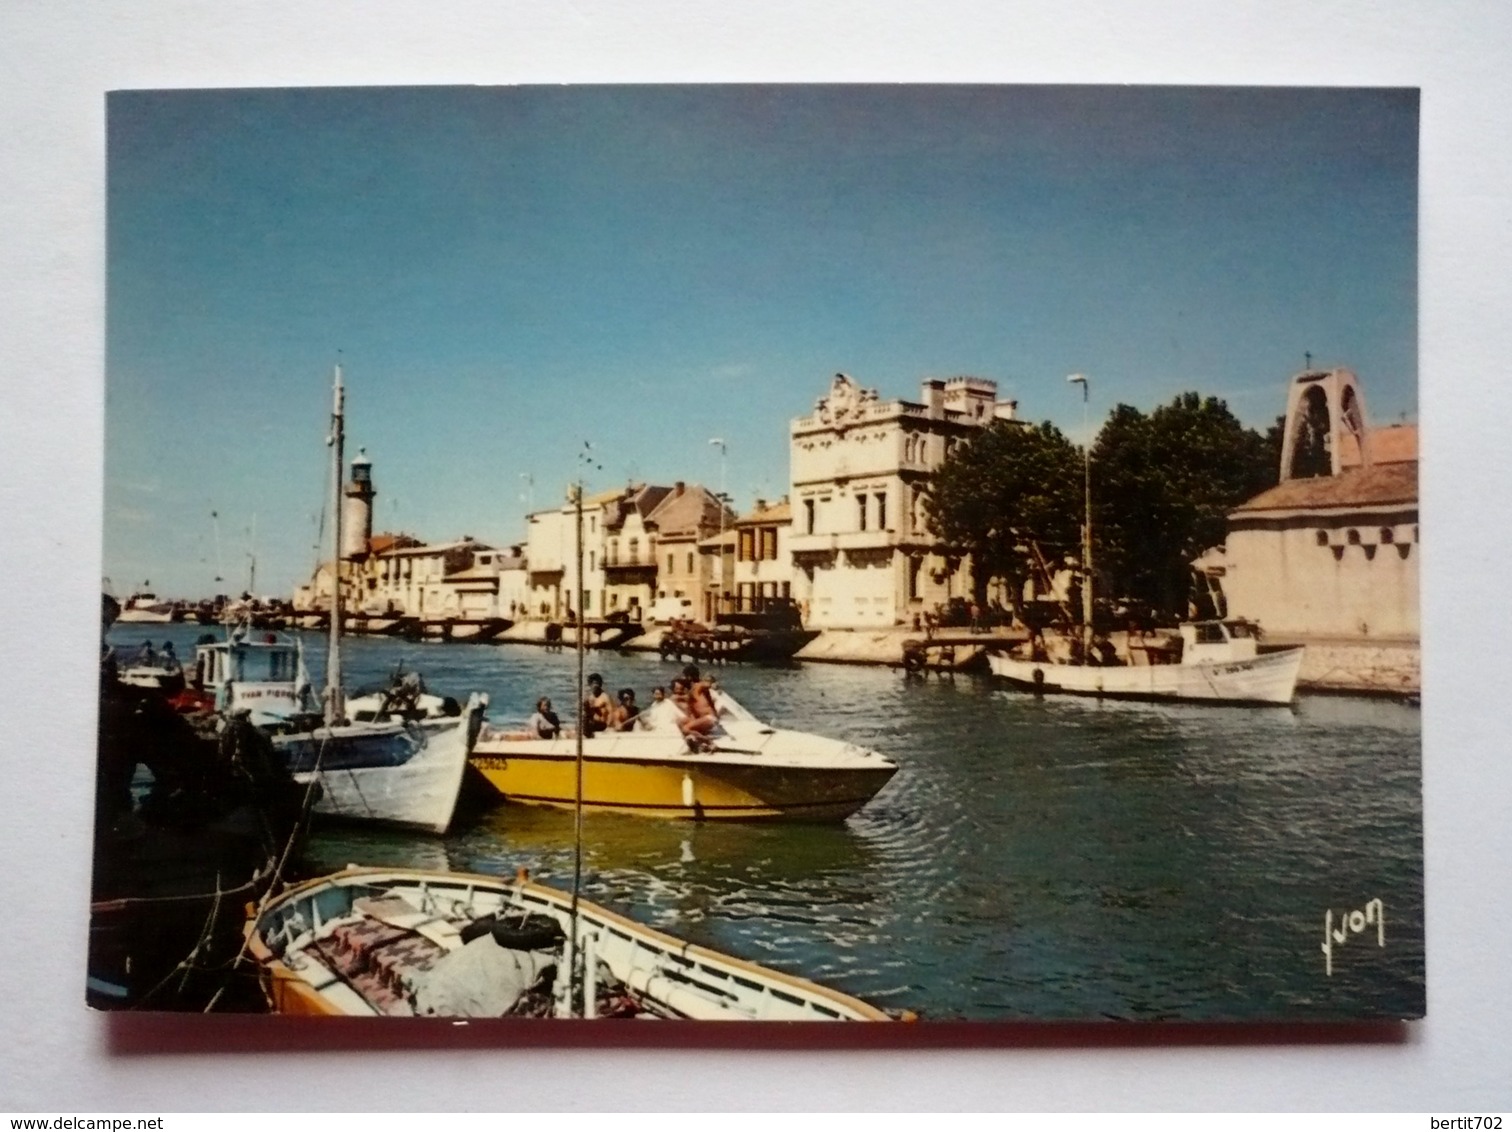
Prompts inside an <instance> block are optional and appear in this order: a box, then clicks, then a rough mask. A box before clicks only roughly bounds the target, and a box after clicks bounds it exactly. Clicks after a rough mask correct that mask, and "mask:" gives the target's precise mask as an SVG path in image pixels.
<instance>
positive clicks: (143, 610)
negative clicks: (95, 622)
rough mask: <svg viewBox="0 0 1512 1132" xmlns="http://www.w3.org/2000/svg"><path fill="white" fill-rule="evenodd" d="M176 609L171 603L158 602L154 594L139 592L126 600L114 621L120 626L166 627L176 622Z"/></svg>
mask: <svg viewBox="0 0 1512 1132" xmlns="http://www.w3.org/2000/svg"><path fill="white" fill-rule="evenodd" d="M177 609H178V607H177V606H175V605H174V604H173V603H172V602H171V601H159V600H158V597H157V595H156V594H154V593H151V592H150V591H148V590H139V591H137V592H136V593H134V594H132V595H131V596H130V597H128V598H127V599H126V604H125V605H123V606H122V607H121V613H120V616H119V617H117V618H116V621H117V622H119V623H121V624H133V623H135V624H143V625H166V624H167V623H168V622H170V621H175V620H178V618H177V617H176V616H175V614H176V613H177Z"/></svg>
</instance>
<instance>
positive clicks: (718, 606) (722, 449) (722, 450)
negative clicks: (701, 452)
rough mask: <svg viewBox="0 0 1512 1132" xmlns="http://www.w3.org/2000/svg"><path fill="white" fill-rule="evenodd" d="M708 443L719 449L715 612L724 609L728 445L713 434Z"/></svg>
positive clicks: (722, 438)
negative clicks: (717, 589)
mask: <svg viewBox="0 0 1512 1132" xmlns="http://www.w3.org/2000/svg"><path fill="white" fill-rule="evenodd" d="M709 443H710V444H711V445H713V446H714V447H715V448H718V449H719V535H720V538H719V595H718V599H717V600H716V602H715V610H714V612H715V614H716V615H718V614H719V613H721V612H723V611H724V598H725V593H726V592H727V591H726V590H725V548H724V533H725V465H726V464H727V463H728V462H729V455H730V446H729V445H728V444H726V443H725V440H724V437H722V436H714V437H710V438H709Z"/></svg>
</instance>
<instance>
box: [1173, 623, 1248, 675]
mask: <svg viewBox="0 0 1512 1132" xmlns="http://www.w3.org/2000/svg"><path fill="white" fill-rule="evenodd" d="M1259 643H1260V642H1259V630H1258V629H1257V628H1256V626H1255V625H1254V624H1253V623H1252V622H1249V621H1242V620H1235V621H1188V622H1186V623H1185V624H1183V625H1182V626H1181V663H1182V664H1223V663H1225V662H1227V661H1234V660H1252V659H1254V657H1255V655H1256V654H1257V653H1258V651H1259Z"/></svg>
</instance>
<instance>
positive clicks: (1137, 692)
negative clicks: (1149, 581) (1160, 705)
mask: <svg viewBox="0 0 1512 1132" xmlns="http://www.w3.org/2000/svg"><path fill="white" fill-rule="evenodd" d="M1180 633H1181V637H1180V648H1179V655H1172V654H1171V653H1169V652H1164V651H1161V650H1144V651H1145V656H1146V658H1147V663H1142V664H1140V663H1132V661H1133V659H1134V658H1133V657H1131V658H1130V660H1131V663H1128V664H1112V665H1096V664H1064V663H1052V662H1049V661H1045V660H1034V659H1025V658H1023V657H1017V656H1011V655H1007V654H1003V653H990V654H989V655H988V657H987V663H988V665H989V667H990V668H991V669H992V674H993V675H994V676H999V677H1002V678H1003V679H1005V680H1007V681H1008V682H1009V683H1010V684H1012V685H1013V686H1014V687H1016V688H1021V689H1023V690H1025V691H1029V692H1045V693H1050V692H1055V693H1068V694H1071V695H1080V696H1097V697H1100V698H1103V699H1133V700H1182V701H1192V702H1198V703H1228V704H1289V703H1291V701H1292V697H1293V695H1294V694H1295V692H1296V687H1297V673H1298V672H1299V671H1300V670H1301V667H1302V654H1303V652H1304V650H1303V649H1302V648H1300V647H1299V648H1290V649H1280V650H1277V651H1275V652H1264V653H1262V652H1260V651H1259V647H1258V640H1257V638H1256V636H1255V631H1254V626H1252V625H1250V624H1248V623H1246V622H1244V621H1196V622H1190V623H1188V624H1185V625H1182V626H1181V627H1180Z"/></svg>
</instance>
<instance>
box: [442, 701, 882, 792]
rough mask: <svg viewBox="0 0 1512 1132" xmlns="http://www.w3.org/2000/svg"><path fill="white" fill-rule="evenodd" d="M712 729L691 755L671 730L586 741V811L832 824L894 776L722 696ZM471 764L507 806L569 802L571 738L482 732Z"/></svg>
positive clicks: (874, 761)
mask: <svg viewBox="0 0 1512 1132" xmlns="http://www.w3.org/2000/svg"><path fill="white" fill-rule="evenodd" d="M726 705H728V708H727V706H726ZM720 724H721V726H720V728H719V729H718V730H717V731H716V732H715V733H714V735H713V736H712V737H711V743H710V744H709V748H708V749H706V750H702V751H697V752H695V751H692V750H690V749H689V747H688V745H687V743H686V741H685V740H684V738H683V736H682V735H681V734H680V733H679V732H678V731H677V730H676V728H675V726H666V725H662V726H657V725H655V724H653V726H652V727H650V728H647V729H638V730H634V731H626V732H613V731H609V732H603V733H601V734H598V735H594V736H592V737H591V738H588V739H585V740H584V742H583V809H584V811H585V812H588V813H621V814H636V815H640V816H643V817H653V818H662V819H670V820H682V821H807V822H816V821H840V820H843V819H844V818H847V817H849V816H850V815H851V814H853V813H855V812H856V811H857V810H859V809H860V808H861V807H862V806H864V805H866V804H867V803H868V802H869V801H871V799H872V798H873V797H875V796H876V794H877V793H878V791H880V790H881V789H882V788H883V787H884V786H886V785H887V783H888V780H889V779H891V778H892V776H893V775H894V774H895V773H897V769H898V768H897V764H896V763H894V762H892V761H891V760H889V759H887V758H885V757H883V756H882V755H880V754H878V753H877V752H876V751H868V750H866V749H864V748H862V747H858V746H856V745H855V744H853V743H846V742H843V741H841V740H838V739H827V738H824V737H823V736H819V735H809V734H805V733H803V732H798V731H785V730H780V729H778V728H773V727H769V726H767V725H766V724H764V723H761V722H760V721H759V720H756V719H754V718H752V717H751V716H750V715H749V714H748V713H746V712H745V711H744V710H743V709H740V708H739V707H738V706H737V705H734V704H733V701H730V700H729V699H728V697H722V703H721V718H720ZM470 761H471V763H472V766H473V767H474V769H476V770H477V771H479V772H480V773H481V774H482V775H483V777H484V778H486V779H487V780H488V782H489V783H490V784H491V785H492V786H493V787H494V789H496V790H498V792H499V793H500V794H501V795H503V796H504V798H505V800H507V801H510V802H519V803H523V804H527V805H540V806H557V807H563V808H567V809H571V808H573V807H574V805H575V800H576V794H577V740H576V738H575V737H573V736H571V735H564V736H561V737H558V738H555V739H539V738H535V737H533V736H531V735H529V734H525V733H519V732H514V733H511V732H500V731H485V732H484V733H483V735H481V736H480V737H479V739H478V742H477V744H476V745H475V746H474V748H473V754H472V757H471V760H470Z"/></svg>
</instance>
